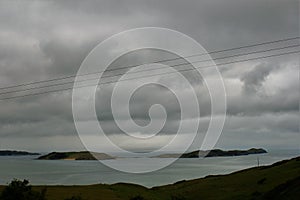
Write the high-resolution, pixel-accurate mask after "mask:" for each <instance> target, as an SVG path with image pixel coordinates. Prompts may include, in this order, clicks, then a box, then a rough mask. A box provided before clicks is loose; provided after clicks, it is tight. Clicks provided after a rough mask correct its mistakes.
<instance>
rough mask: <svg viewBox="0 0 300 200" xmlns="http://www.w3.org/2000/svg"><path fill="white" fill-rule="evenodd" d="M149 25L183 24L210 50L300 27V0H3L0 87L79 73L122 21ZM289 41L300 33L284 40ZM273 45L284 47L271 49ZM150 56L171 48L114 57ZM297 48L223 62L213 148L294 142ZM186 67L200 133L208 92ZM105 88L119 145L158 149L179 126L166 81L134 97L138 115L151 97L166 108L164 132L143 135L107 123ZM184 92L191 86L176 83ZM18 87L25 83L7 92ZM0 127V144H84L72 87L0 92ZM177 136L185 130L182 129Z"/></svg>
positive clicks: (45, 147)
mask: <svg viewBox="0 0 300 200" xmlns="http://www.w3.org/2000/svg"><path fill="white" fill-rule="evenodd" d="M149 26H151V27H164V28H169V29H174V30H177V31H180V32H182V33H184V34H187V35H188V36H190V37H192V38H194V39H195V40H196V41H197V42H199V43H200V44H201V45H202V46H203V47H204V48H205V49H206V50H207V51H209V52H210V51H214V50H220V49H227V48H232V47H238V46H243V45H249V44H256V43H261V42H266V41H272V40H280V39H284V38H289V37H297V36H299V1H298V0H251V1H249V0H201V1H199V0H187V1H181V0H163V1H161V0H160V1H159V0H157V1H153V0H136V1H129V0H107V1H57V2H54V1H0V87H5V86H10V85H16V84H21V83H25V82H31V81H39V80H45V79H50V78H55V77H61V76H68V75H73V74H76V72H77V70H78V69H79V67H80V64H81V62H82V61H83V60H84V58H85V57H86V55H87V54H88V53H89V52H90V51H91V50H92V49H93V48H94V47H95V46H96V45H97V44H98V43H100V42H101V41H103V40H105V39H106V38H108V37H110V36H111V35H113V34H116V33H119V32H121V31H125V30H128V29H132V28H138V27H149ZM293 44H299V40H298V41H297V40H293V41H290V42H286V43H281V45H285V46H287V45H293ZM279 46H280V45H279V44H278V45H269V46H265V47H260V49H259V50H262V49H267V48H273V47H274V48H275V47H279ZM298 49H299V48H298ZM251 50H258V49H257V48H254V49H251ZM291 50H295V48H294V49H291ZM280 52H284V51H277V52H276V53H280ZM235 53H241V51H235ZM226 55H227V54H217V55H212V57H213V58H216V57H220V56H226ZM261 55H265V54H259V55H258V56H261ZM157 56H159V57H162V58H163V57H168V56H169V55H167V54H166V53H163V52H158V51H154V50H153V51H151V52H143V51H141V52H139V53H137V54H133V55H127V57H125V58H120V59H118V60H117V61H116V63H117V64H118V63H122V64H123V65H128V64H129V65H130V64H134V63H136V61H138V60H145V59H149V58H156V57H157ZM298 57H299V54H298V55H297V54H293V55H287V56H281V57H273V58H269V59H263V60H254V61H249V62H243V63H235V64H231V65H226V66H223V67H221V66H220V71H221V74H222V77H223V79H224V83H225V88H226V95H227V117H226V122H225V126H224V130H223V132H222V135H221V137H220V138H219V141H218V143H217V145H216V148H226V149H231V148H250V147H264V148H267V149H268V148H269V149H271V148H285V149H292V148H293V149H299V147H300V146H299V141H300V135H299V58H298ZM129 58H130V59H129ZM242 58H245V57H242ZM227 61H228V60H227ZM218 62H219V61H218ZM218 62H217V61H216V63H218ZM187 77H189V78H190V79H193V80H192V82H193V85H194V88H196V89H197V95H198V99H199V104H200V109H201V113H202V116H201V123H200V124H201V126H200V128H199V135H200V136H199V137H200V138H201V133H202V132H205V130H206V128H207V125H208V122H209V119H210V102H209V94H208V92H207V90H206V87H205V85H204V84H203V82H202V81H201V78H198V79H197V78H195V77H193V74H190V75H187ZM124 84H125V83H124ZM19 89H20V88H19ZM3 91H4V90H1V92H3ZM9 91H12V89H10V90H9ZM111 91H112V86H111V85H108V86H107V87H103V88H101V90H100V89H99V91H98V93H97V97H98V98H97V102H96V108H97V112H98V113H102V115H101V116H99V121H100V123H101V125H103V127H104V130H105V131H106V132H107V134H108V135H111V139H112V141H114V142H115V143H117V144H118V145H120V146H121V147H122V148H125V149H138V150H141V149H157V148H159V147H161V146H163V145H164V144H165V143H166V142H167V141H169V140H170V138H172V137H173V135H174V134H175V133H176V130H177V129H178V123H179V121H180V109H179V106H178V102H177V101H176V98H175V97H174V95H173V94H172V93H170V92H169V91H168V90H167V89H165V88H162V87H159V86H146V87H145V88H141V89H140V90H139V91H137V92H136V93H135V94H134V96H133V97H132V99H131V102H130V103H131V104H130V111H131V116H132V117H133V119H134V120H135V122H136V123H138V124H140V125H146V124H147V123H148V122H149V116H148V109H149V107H150V106H151V105H153V104H157V103H159V104H162V105H163V106H165V107H166V111H167V113H168V120H167V123H166V126H165V127H164V128H163V130H162V131H161V132H160V133H161V134H160V135H159V136H158V137H156V138H154V139H153V140H151V141H148V142H145V143H135V142H134V141H133V140H130V139H128V138H126V137H125V136H124V134H123V133H122V131H120V129H118V127H117V126H116V124H115V123H114V120H113V118H112V114H111V109H110V108H109V105H110V101H109V100H110V99H109V98H110V97H109V96H110V94H111ZM182 92H183V93H184V92H188V91H185V90H184V88H183V89H182ZM22 94H28V92H24V93H15V94H10V95H22ZM2 97H3V98H4V97H9V95H0V98H2ZM215 117H218V116H215ZM191 120H192V119H191ZM133 131H134V130H133ZM141 134H146V133H141ZM0 137H1V140H0V149H20V150H22V149H23V150H31V151H53V150H82V149H84V147H83V145H82V144H81V142H80V140H79V138H78V135H77V132H76V129H75V126H74V122H73V117H72V98H71V91H65V92H59V93H51V94H45V95H40V96H31V97H26V98H19V99H10V100H4V101H0ZM182 137H183V139H184V138H186V137H189V133H186V134H184V135H183V136H182ZM99 144H101V142H100V143H99ZM199 144H200V143H197V142H196V143H195V144H194V146H193V147H192V149H197V148H199ZM178 145H179V146H180V144H178ZM197 145H198V146H197Z"/></svg>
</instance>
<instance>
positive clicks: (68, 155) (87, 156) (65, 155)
mask: <svg viewBox="0 0 300 200" xmlns="http://www.w3.org/2000/svg"><path fill="white" fill-rule="evenodd" d="M37 159H38V160H109V159H114V157H112V156H110V155H108V154H105V153H91V152H89V151H80V152H52V153H49V154H47V155H43V156H40V157H39V158H37Z"/></svg>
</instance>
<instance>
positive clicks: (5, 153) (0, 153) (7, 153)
mask: <svg viewBox="0 0 300 200" xmlns="http://www.w3.org/2000/svg"><path fill="white" fill-rule="evenodd" d="M29 155H40V154H39V153H31V152H27V151H14V150H0V156H29Z"/></svg>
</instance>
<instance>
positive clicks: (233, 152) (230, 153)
mask: <svg viewBox="0 0 300 200" xmlns="http://www.w3.org/2000/svg"><path fill="white" fill-rule="evenodd" d="M262 153H267V151H266V150H265V149H262V148H258V149H257V148H251V149H248V150H229V151H224V150H221V149H213V150H210V151H208V150H207V151H201V150H197V151H192V152H189V153H184V154H182V155H180V154H162V155H158V156H155V157H156V158H179V157H180V158H199V157H222V156H245V155H249V154H262Z"/></svg>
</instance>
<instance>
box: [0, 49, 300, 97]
mask: <svg viewBox="0 0 300 200" xmlns="http://www.w3.org/2000/svg"><path fill="white" fill-rule="evenodd" d="M299 46H300V45H290V46H286V47H278V48H272V49H267V50H261V51H252V52H248V53H240V54H236V55H230V56H225V57H219V58H215V59H206V60H200V61H195V62H193V63H202V62H207V61H215V60H223V59H228V58H234V57H240V56H246V55H251V54H257V53H265V52H269V51H277V50H282V49H288V48H294V47H299ZM187 64H189V62H185V63H180V64H176V65H171V66H168V67H177V66H181V65H187ZM168 67H160V68H161V69H163V68H168ZM153 70H157V68H151V69H147V70H140V71H136V72H129V73H128V74H135V73H140V72H146V71H153ZM121 75H123V73H119V74H114V75H109V76H107V75H106V76H105V75H104V76H102V77H101V78H112V77H117V76H121ZM97 79H99V78H90V79H84V80H78V81H76V82H86V81H91V80H97ZM72 83H74V81H69V82H65V83H56V84H51V85H44V86H38V87H31V88H26V89H21V90H14V91H6V92H0V95H4V94H11V93H17V92H25V91H30V90H36V89H43V88H48V87H55V86H62V85H67V84H72Z"/></svg>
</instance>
